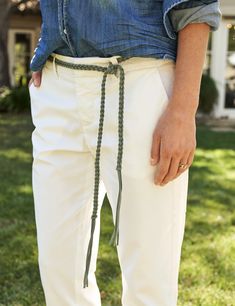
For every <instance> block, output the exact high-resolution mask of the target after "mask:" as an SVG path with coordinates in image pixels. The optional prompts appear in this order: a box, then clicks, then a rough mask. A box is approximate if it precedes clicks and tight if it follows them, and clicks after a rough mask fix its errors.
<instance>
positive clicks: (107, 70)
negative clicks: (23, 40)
mask: <svg viewBox="0 0 235 306" xmlns="http://www.w3.org/2000/svg"><path fill="white" fill-rule="evenodd" d="M128 58H129V57H126V58H124V57H119V58H117V60H118V62H122V61H125V60H127V59H128ZM48 59H49V60H50V61H52V62H55V64H58V65H60V66H63V67H66V68H70V69H80V70H93V71H99V72H103V79H102V83H101V103H100V118H99V128H98V137H97V146H96V157H95V182H94V198H93V212H92V216H91V220H92V222H91V235H90V241H89V244H88V250H87V256H86V269H85V274H84V281H83V282H84V283H83V288H85V287H88V272H89V266H90V261H91V251H92V244H93V234H94V230H95V221H96V217H97V210H98V195H99V180H100V165H99V164H100V149H101V141H102V134H103V123H104V111H105V84H106V79H107V75H108V74H114V75H116V76H117V72H118V70H119V71H120V80H119V110H118V154H117V166H116V170H117V173H118V182H119V192H118V199H117V207H116V217H115V226H114V231H113V234H112V237H111V239H110V241H109V244H113V245H118V241H119V214H120V206H121V191H122V175H121V165H122V155H123V110H124V81H125V73H124V69H123V67H122V66H121V65H119V64H113V63H112V62H109V65H108V67H103V66H99V65H90V64H89V65H88V64H74V63H69V62H65V61H62V60H60V59H58V58H56V57H55V58H54V57H53V56H49V58H48Z"/></svg>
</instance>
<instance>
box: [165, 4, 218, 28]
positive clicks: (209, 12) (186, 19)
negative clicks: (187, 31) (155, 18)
mask: <svg viewBox="0 0 235 306" xmlns="http://www.w3.org/2000/svg"><path fill="white" fill-rule="evenodd" d="M169 18H170V20H171V23H172V27H173V29H174V31H175V32H178V31H180V30H181V29H183V28H184V27H185V26H186V25H187V24H189V23H207V24H208V25H209V26H210V30H211V31H216V30H217V29H218V28H219V25H220V21H221V18H222V13H221V11H220V8H219V4H218V2H213V3H210V4H207V5H200V6H196V7H190V8H183V9H178V8H177V7H175V8H173V9H171V10H170V11H169Z"/></svg>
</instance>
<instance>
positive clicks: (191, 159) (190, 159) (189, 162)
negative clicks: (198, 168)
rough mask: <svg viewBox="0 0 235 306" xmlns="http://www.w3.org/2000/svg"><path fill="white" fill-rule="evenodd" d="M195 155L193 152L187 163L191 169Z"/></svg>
mask: <svg viewBox="0 0 235 306" xmlns="http://www.w3.org/2000/svg"><path fill="white" fill-rule="evenodd" d="M194 155H195V150H193V151H191V152H190V153H189V156H188V161H187V164H188V166H189V167H190V166H191V165H192V163H193V159H194Z"/></svg>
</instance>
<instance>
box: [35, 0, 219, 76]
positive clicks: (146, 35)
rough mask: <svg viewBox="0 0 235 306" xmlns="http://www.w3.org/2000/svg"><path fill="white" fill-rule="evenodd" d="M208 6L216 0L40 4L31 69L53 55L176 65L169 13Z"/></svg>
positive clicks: (62, 0)
mask: <svg viewBox="0 0 235 306" xmlns="http://www.w3.org/2000/svg"><path fill="white" fill-rule="evenodd" d="M212 2H217V3H218V0H145V1H143V0H128V1H127V0H86V1H81V0H41V1H40V7H41V12H42V21H43V22H42V27H41V35H40V39H39V41H38V44H37V47H36V49H35V52H34V56H33V57H32V60H31V63H30V69H31V70H32V71H36V70H40V69H42V67H43V65H44V64H45V62H46V60H47V58H48V56H49V55H50V54H51V53H52V52H54V53H58V54H61V55H66V56H71V57H90V56H100V57H110V56H113V55H121V56H128V57H129V56H145V57H158V58H164V59H165V58H170V59H173V60H176V50H177V31H176V29H175V28H174V26H173V24H172V22H171V18H172V17H171V16H170V12H171V10H172V9H173V8H174V7H179V8H180V9H183V8H192V7H196V6H199V5H202V4H203V5H208V4H210V3H212ZM180 5H181V7H180ZM213 30H215V28H213Z"/></svg>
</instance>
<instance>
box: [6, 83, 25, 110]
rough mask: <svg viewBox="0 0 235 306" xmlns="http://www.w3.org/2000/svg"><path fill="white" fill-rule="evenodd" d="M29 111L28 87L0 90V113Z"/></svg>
mask: <svg viewBox="0 0 235 306" xmlns="http://www.w3.org/2000/svg"><path fill="white" fill-rule="evenodd" d="M29 109H30V96H29V90H28V86H22V87H15V88H12V89H9V88H7V87H2V88H0V112H15V113H20V112H24V111H27V110H29Z"/></svg>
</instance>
